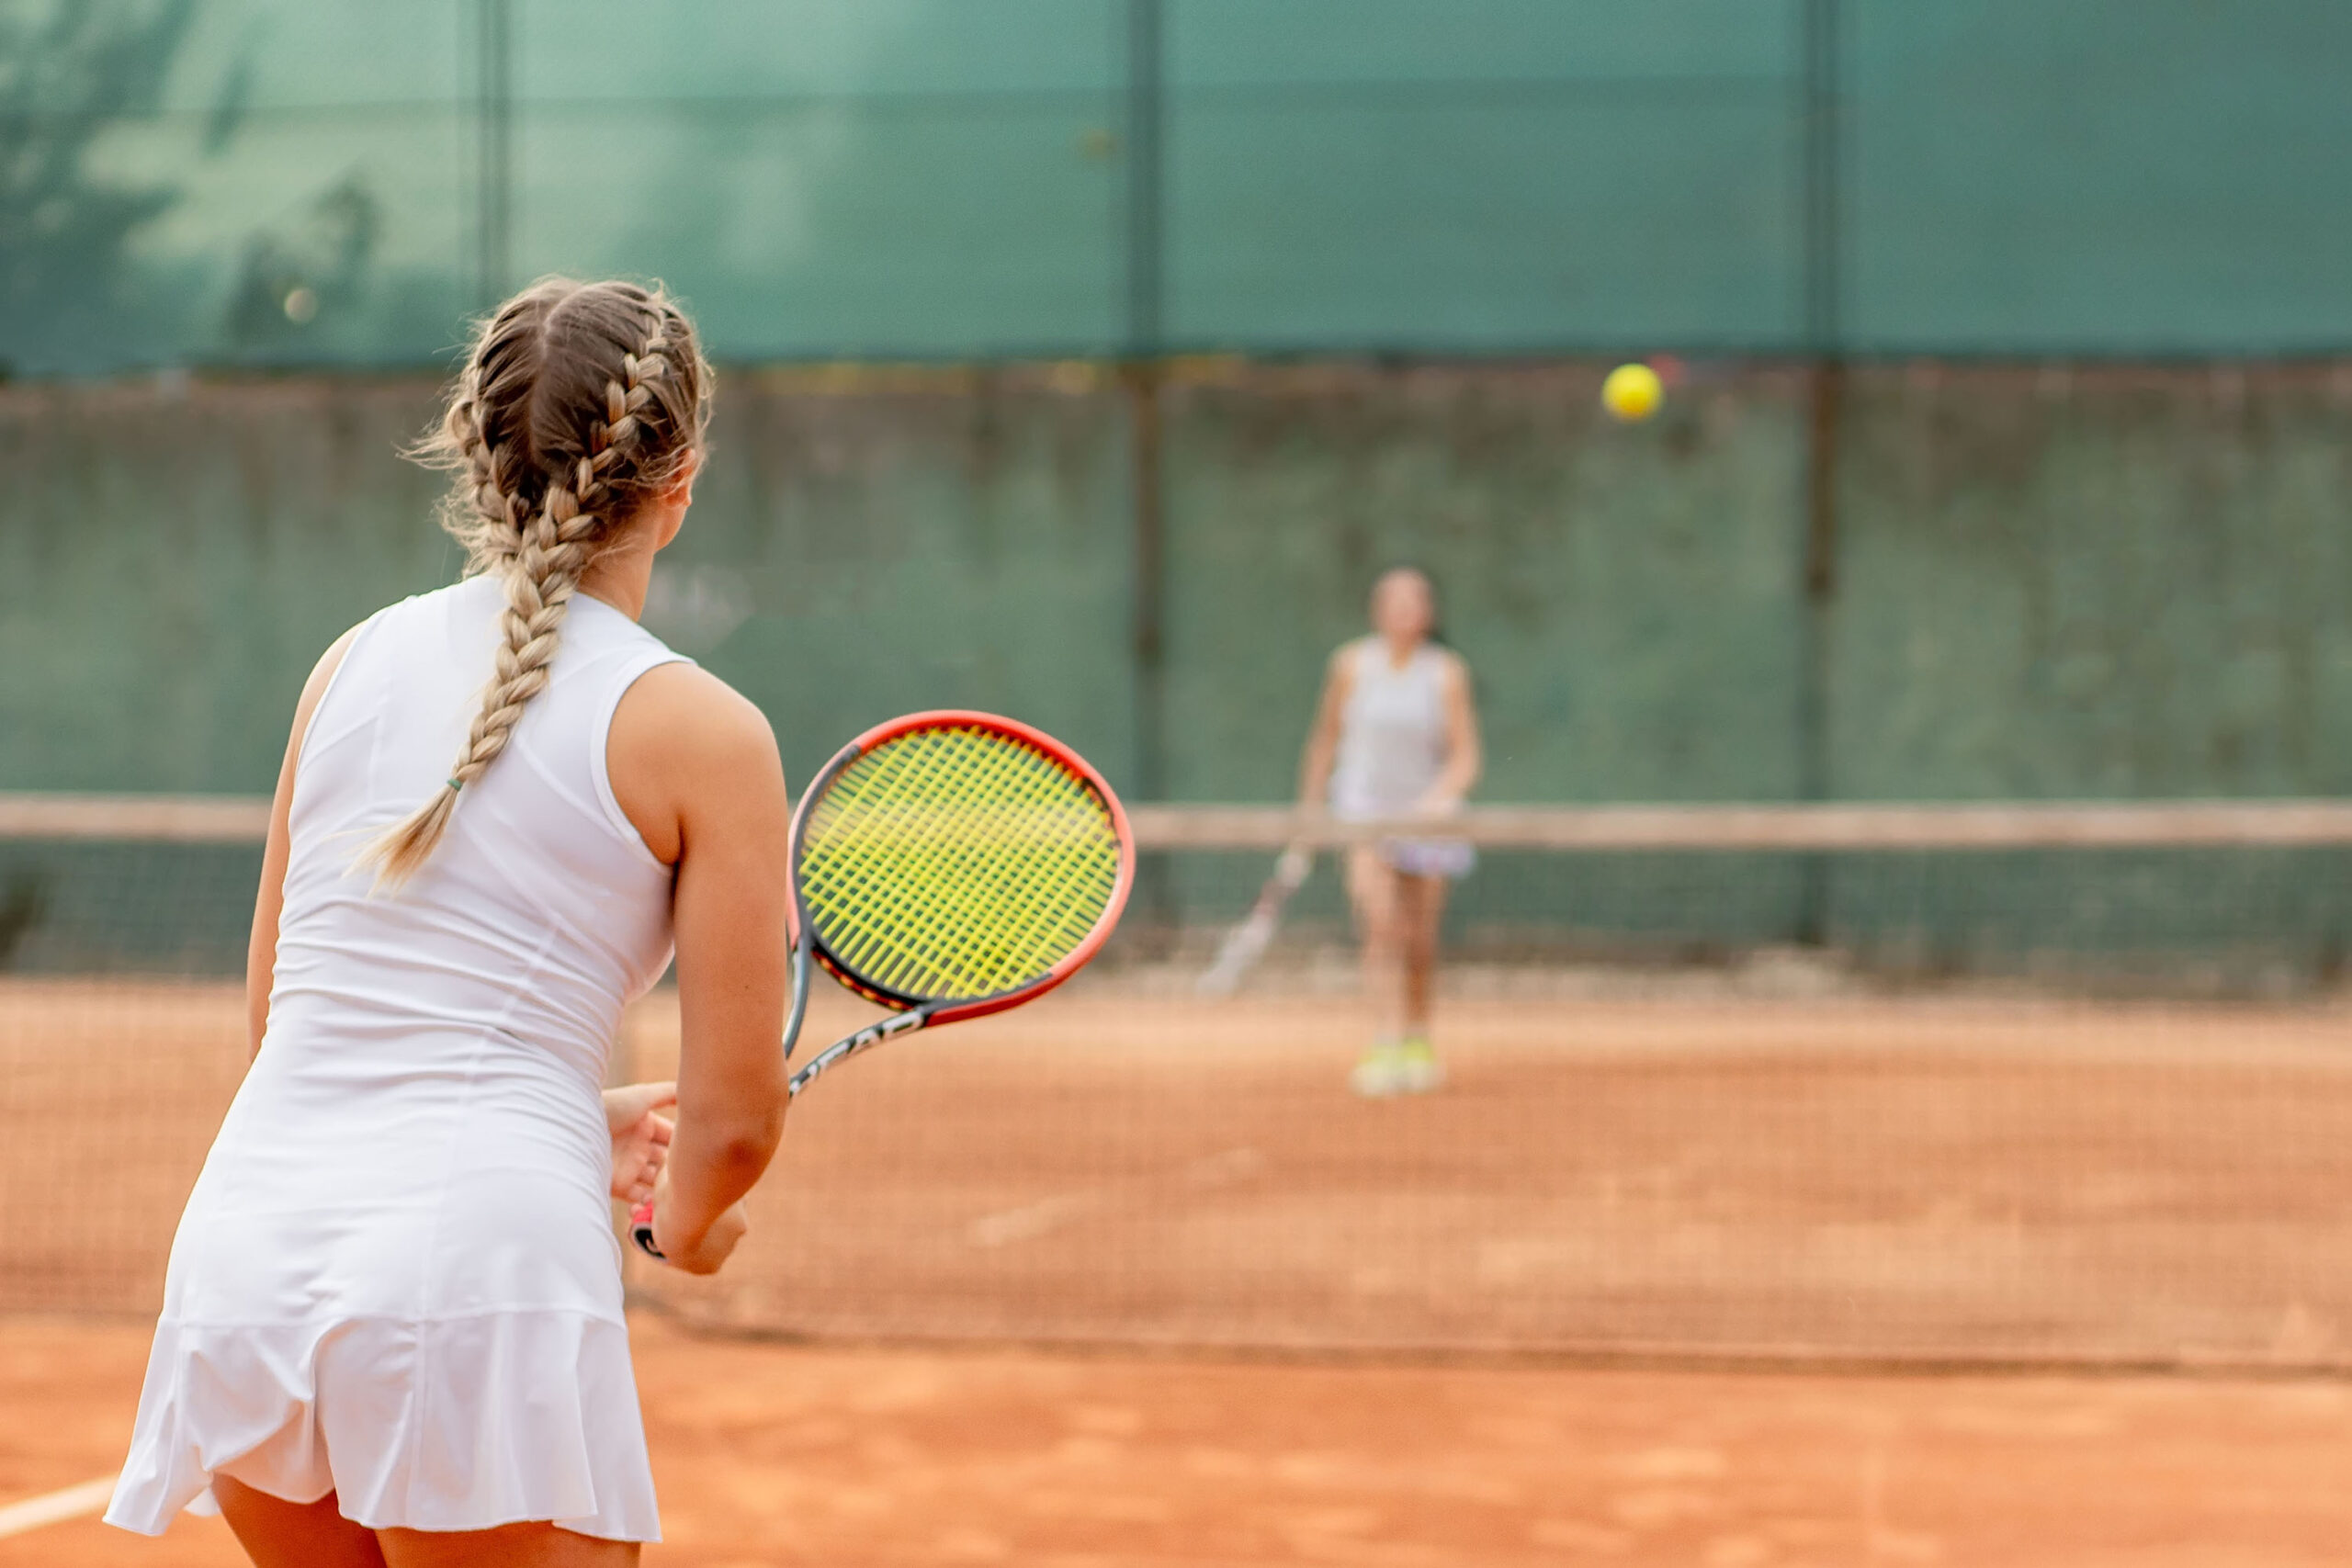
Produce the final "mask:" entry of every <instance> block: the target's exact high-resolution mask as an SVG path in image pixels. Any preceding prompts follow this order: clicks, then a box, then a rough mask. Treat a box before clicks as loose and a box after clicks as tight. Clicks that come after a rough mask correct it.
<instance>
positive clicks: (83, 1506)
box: [0, 1475, 114, 1540]
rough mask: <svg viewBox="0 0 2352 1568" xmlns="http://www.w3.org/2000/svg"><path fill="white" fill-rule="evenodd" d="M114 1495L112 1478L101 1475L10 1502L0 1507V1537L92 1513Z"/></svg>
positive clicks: (3, 1538)
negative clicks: (16, 1501) (19, 1501)
mask: <svg viewBox="0 0 2352 1568" xmlns="http://www.w3.org/2000/svg"><path fill="white" fill-rule="evenodd" d="M113 1495H114V1477H113V1476H111V1475H108V1476H102V1477H100V1478H99V1479H98V1480H96V1481H85V1482H84V1483H82V1484H81V1485H79V1486H68V1487H66V1488H65V1489H64V1490H62V1491H60V1492H46V1493H43V1494H42V1495H40V1496H38V1497H28V1498H26V1499H25V1500H24V1501H23V1502H21V1503H11V1504H9V1505H8V1506H6V1507H5V1508H0V1540H6V1539H7V1538H8V1537H10V1536H12V1535H23V1534H24V1533H26V1532H27V1531H28V1530H37V1529H40V1528H41V1527H42V1526H43V1525H57V1524H63V1523H64V1522H65V1521H66V1520H67V1519H78V1518H80V1517H82V1516H83V1515H85V1514H95V1513H96V1512H97V1511H98V1510H99V1509H101V1508H103V1507H105V1506H107V1498H109V1497H111V1496H113Z"/></svg>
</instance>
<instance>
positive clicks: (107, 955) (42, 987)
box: [0, 796, 2352, 1370]
mask: <svg viewBox="0 0 2352 1568" xmlns="http://www.w3.org/2000/svg"><path fill="white" fill-rule="evenodd" d="M259 820H260V818H259V812H258V809H257V808H256V807H254V805H253V804H252V803H240V802H228V803H221V802H203V801H137V800H132V801H126V800H119V799H116V800H73V799H64V798H59V797H23V796H19V797H0V1067H5V1069H6V1071H5V1075H0V1112H5V1114H6V1125H8V1126H9V1127H11V1128H12V1129H13V1130H14V1132H13V1134H12V1137H11V1139H10V1141H9V1143H8V1145H6V1147H7V1150H8V1152H7V1153H6V1156H0V1158H5V1161H6V1167H5V1168H6V1172H7V1179H6V1191H7V1195H8V1201H9V1207H10V1210H11V1213H12V1216H13V1217H14V1220H15V1223H16V1226H17V1267H16V1268H15V1269H12V1270H10V1271H9V1272H8V1273H7V1274H6V1275H5V1276H0V1308H6V1309H11V1310H46V1311H72V1312H124V1313H128V1312H136V1311H144V1310H150V1309H152V1307H153V1304H154V1302H155V1299H156V1296H157V1293H158V1292H159V1289H160V1284H161V1277H162V1269H163V1262H164V1252H165V1250H166V1248H167V1247H168V1243H169V1238H170V1234H171V1230H172V1227H173V1224H174V1222H175V1219H176V1217H177V1213H178V1208H179V1204H180V1201H181V1200H182V1198H183V1197H184V1195H185V1192H186V1190H187V1184H188V1182H189V1181H190V1180H191V1179H192V1178H193V1176H194V1173H195V1170H196V1168H197V1166H198V1163H199V1162H200V1160H201V1158H202V1155H203V1151H204V1148H205V1146H206V1145H207V1143H208V1142H209V1138H210V1136H211V1134H212V1131H213V1128H214V1126H215V1125H216V1124H217V1122H218V1120H219V1117H220V1111H221V1109H222V1107H223V1106H224V1105H225V1103H226V1100H227V1098H228V1096H229V1095H230V1094H231V1093H232V1091H233V1089H234V1085H235V1082H236V1080H237V1077H238V1075H239V1073H240V1072H241V1070H242V1066H243V1037H244V1023H243V1000H242V997H241V993H240V991H239V988H238V986H237V983H236V978H235V976H236V972H237V968H238V965H239V964H240V962H241V960H242V953H243V944H244V936H245V927H246V921H247V919H248V912H249V909H250V898H251V893H252V886H253V882H254V876H255V874H256V872H257V868H258V861H259V851H258V842H257V840H258V826H259ZM1136 821H1137V828H1138V832H1139V835H1140V836H1141V837H1142V839H1143V841H1144V844H1145V849H1146V853H1145V854H1144V856H1143V861H1142V875H1141V882H1140V885H1139V886H1138V889H1137V893H1136V898H1135V900H1134V902H1133V904H1132V905H1131V912H1130V915H1129V917H1128V920H1127V923H1126V925H1125V929H1124V930H1123V931H1122V932H1121V934H1120V937H1119V938H1118V939H1117V940H1116V941H1115V942H1114V944H1113V946H1112V948H1111V949H1110V950H1109V951H1107V952H1106V953H1105V955H1104V957H1103V959H1102V960H1101V961H1100V962H1099V963H1098V964H1097V965H1096V966H1095V967H1094V969H1092V970H1091V971H1090V972H1089V973H1088V974H1086V975H1084V976H1081V977H1080V979H1079V980H1078V981H1077V982H1075V983H1073V984H1072V985H1071V986H1070V987H1067V988H1066V990H1065V991H1064V992H1062V993H1060V994H1057V996H1055V997H1053V998H1047V999H1046V1001H1043V1002H1041V1003H1039V1004H1037V1005H1035V1007H1033V1008H1029V1009H1024V1010H1018V1011H1016V1012H1012V1013H1009V1014H1005V1015H1001V1016H1000V1017H997V1018H994V1019H989V1020H983V1021H977V1022H974V1023H971V1024H967V1025H960V1026H957V1027H956V1028H954V1029H950V1030H946V1031H943V1032H940V1033H939V1034H937V1035H932V1036H922V1037H917V1038H915V1039H913V1040H910V1041H907V1042H903V1043H896V1044H892V1045H890V1046H888V1047H886V1048H885V1049H883V1050H880V1051H877V1052H875V1053H873V1054H872V1055H869V1056H866V1057H865V1058H862V1059H861V1060H860V1061H858V1062H857V1063H856V1064H854V1066H851V1067H848V1068H846V1069H844V1070H843V1071H842V1072H841V1073H839V1074H837V1075H833V1076H831V1077H828V1078H827V1079H826V1080H825V1081H824V1082H823V1083H822V1084H820V1086H818V1088H817V1089H815V1091H814V1092H812V1093H811V1094H810V1095H809V1096H808V1097H806V1099H805V1100H804V1101H803V1102H802V1103H801V1104H800V1105H799V1106H798V1107H797V1109H796V1110H795V1111H794V1113H793V1119H792V1125H791V1128H790V1130H789V1132H788V1134H787V1136H786V1145H785V1149H784V1152H783V1154H782V1155H781V1156H779V1160H778V1163H777V1166H776V1168H775V1170H774V1172H773V1173H772V1174H771V1176H770V1177H769V1178H768V1179H767V1180H766V1181H765V1182H764V1183H763V1186H762V1188H761V1190H760V1191H759V1192H758V1193H757V1194H756V1195H755V1197H754V1199H753V1201H752V1208H753V1222H754V1231H753V1235H752V1239H751V1240H750V1241H749V1242H747V1243H746V1245H745V1247H744V1250H743V1251H742V1253H741V1254H740V1255H739V1257H738V1258H737V1259H736V1261H735V1262H734V1263H733V1264H732V1265H730V1267H729V1269H728V1270H727V1271H726V1272H725V1273H724V1274H722V1275H720V1276H719V1277H718V1278H717V1279H715V1280H685V1279H683V1278H680V1277H678V1276H675V1275H672V1274H669V1273H667V1272H666V1271H663V1270H660V1269H656V1268H654V1267H653V1266H651V1265H650V1264H645V1263H641V1262H639V1261H638V1260H635V1259H632V1260H631V1261H630V1262H629V1264H628V1268H629V1279H630V1283H631V1286H632V1289H633V1290H634V1291H635V1292H636V1293H637V1295H638V1299H639V1301H640V1302H641V1303H645V1304H648V1305H650V1306H655V1307H659V1308H662V1309H664V1310H668V1311H671V1312H674V1313H676V1314H681V1315H682V1316H684V1317H687V1318H690V1319H691V1320H693V1321H695V1322H696V1323H698V1324H702V1325H707V1326H709V1327H712V1328H715V1329H722V1330H729V1331H741V1332H746V1333H760V1334H775V1335H803V1336H813V1337H844V1336H847V1337H938V1338H959V1339H1020V1340H1026V1341H1067V1342H1081V1343H1082V1342H1098V1343H1119V1344H1136V1343H1159V1344H1169V1345H1206V1346H1230V1347H1244V1348H1277V1349H1291V1350H1300V1351H1313V1352H1332V1351H1343V1352H1363V1353H1396V1354H1420V1353H1430V1352H1459V1351H1505V1352H1510V1351H1532V1352H1566V1353H1586V1354H1628V1355H1646V1356H1657V1357H1663V1358H1668V1359H1683V1358H1687V1359H1707V1358H1723V1357H1759V1358H1774V1359H1849V1360H1870V1361H1880V1360H1883V1361H1895V1362H1900V1361H1942V1362H1952V1363H1969V1364H1981V1365H1990V1364H2001V1363H2011V1364H2020V1365H2033V1364H2051V1363H2086V1364H2107V1365H2142V1366H2169V1365H2211V1366H2264V1367H2278V1368H2297V1369H2310V1368H2333V1369H2339V1370H2341V1369H2346V1368H2352V1030H2347V1028H2346V1025H2347V1023H2352V1009H2348V1008H2347V1002H2352V998H2348V997H2347V995H2346V990H2345V987H2344V979H2345V976H2344V966H2345V955H2346V942H2347V938H2348V937H2352V806H2346V805H2342V804H2336V803H2328V802H2276V803H2247V804H2219V803H2205V804H2181V805H2138V806H2079V807H2076V806H2026V805H1990V806H1973V807H1851V806H1847V807H1596V808H1581V809H1579V808H1526V809H1512V810H1503V809H1489V810H1487V811H1483V812H1477V813H1473V814H1471V815H1470V816H1468V817H1466V818H1464V819H1463V820H1462V821H1461V822H1459V823H1458V824H1455V825H1454V826H1453V827H1452V828H1450V829H1448V830H1449V831H1453V832H1459V833H1460V834H1461V835H1462V836H1464V837H1466V838H1469V839H1471V840H1474V841H1475V842H1476V844H1477V846H1478V850H1479V854H1480V857H1481V858H1480V863H1479V865H1478V866H1477V868H1476V870H1475V871H1474V872H1473V873H1472V874H1470V875H1469V876H1468V877H1467V878H1465V879H1464V881H1463V882H1462V883H1461V884H1460V885H1459V886H1458V888H1457V889H1456V891H1455V894H1454V897H1453V902H1452V908H1451V909H1450V911H1449V914H1448V923H1447V963H1446V967H1445V969H1444V971H1443V973H1442V977H1441V981H1440V986H1439V1002H1438V1013H1437V1021H1436V1038H1437V1043H1438V1048H1439V1051H1440V1055H1441V1057H1442V1061H1443V1063H1444V1066H1445V1068H1446V1071H1447V1074H1448V1080H1447V1082H1446V1083H1445V1085H1444V1087H1443V1088H1442V1089H1440V1090H1439V1091H1437V1092H1435V1093H1431V1094H1427V1095H1421V1096H1414V1097H1408V1098H1399V1099H1395V1100H1363V1099H1359V1098H1357V1097H1356V1096H1355V1095H1353V1094H1352V1093H1351V1092H1350V1089H1349V1083H1348V1077H1349V1067H1350V1066H1351V1062H1352V1060H1353V1059H1354V1056H1355V1054H1356V1053H1357V1052H1358V1050H1359V1049H1360V1048H1361V1047H1362V1045H1363V1043H1364V1038H1365V1035H1366V1033H1367V1031H1368V1018H1367V1015H1366V1012H1365V1010H1364V1008H1363V1003H1362V1000H1361V998H1359V997H1358V996H1357V994H1356V988H1355V986H1354V982H1353V974H1352V957H1351V950H1350V948H1349V944H1348V940H1347V931H1346V919H1345V908H1344V901H1343V898H1342V897H1341V894H1340V886H1339V884H1340V877H1339V875H1338V874H1337V872H1336V869H1335V864H1334V863H1335V861H1336V860H1337V859H1338V858H1339V856H1340V855H1341V854H1343V853H1344V852H1345V849H1344V847H1343V846H1341V845H1340V844H1338V843H1336V842H1327V843H1325V844H1324V845H1323V846H1322V848H1323V850H1324V852H1322V853H1321V854H1320V855H1319V856H1318V864H1317V869H1316V871H1315V873H1314V874H1313V875H1312V876H1311V877H1310V878H1309V880H1308V881H1307V883H1306V886H1304V887H1303V888H1302V889H1301V890H1300V892H1299V893H1298V895H1297V896H1296V897H1295V899H1294V900H1293V901H1292V903H1291V905H1290V908H1288V910H1287V911H1286V915H1285V919H1284V920H1283V924H1282V926H1281V928H1280V930H1279V931H1278V932H1277V934H1276V936H1275V938H1274V940H1273V942H1272V945H1271V947H1270V948H1269V949H1268V951H1267V952H1266V953H1265V955H1264V957H1263V959H1262V960H1261V962H1260V963H1259V964H1258V965H1257V967H1256V968H1255V969H1254V970H1253V971H1252V972H1251V973H1250V975H1249V976H1248V977H1247V978H1246V980H1245V981H1244V982H1243V983H1242V985H1241V987H1240V988H1239V989H1238V991H1237V992H1236V993H1235V994H1233V995H1230V996H1224V997H1216V996H1207V995H1204V994H1202V993H1201V991H1200V990H1199V988H1198V981H1199V979H1200V976H1201V975H1202V973H1203V971H1204V969H1205V968H1206V967H1207V965H1208V964H1209V962H1210V958H1211V955H1212V954H1213V953H1214V952H1215V951H1216V947H1217V945H1218V939H1219V938H1220V937H1221V936H1222V935H1223V934H1224V933H1225V931H1227V929H1229V928H1230V926H1231V924H1232V923H1233V922H1234V921H1236V920H1238V919H1240V917H1241V916H1242V914H1243V912H1244V911H1245V910H1246V909H1247V908H1249V907H1250V903H1251V900H1252V899H1253V897H1255V896H1256V894H1257V891H1258V888H1259V886H1260V883H1261V880H1262V879H1263V878H1264V877H1265V876H1266V875H1267V874H1268V873H1269V872H1270V871H1271V870H1272V861H1273V858H1274V852H1275V851H1276V850H1277V849H1279V848H1280V847H1281V846H1282V845H1283V844H1284V843H1285V842H1287V841H1289V840H1290V839H1291V838H1292V837H1293V836H1294V834H1295V832H1296V831H1297V829H1298V825H1297V824H1296V823H1295V822H1293V821H1292V820H1291V819H1290V818H1288V816H1287V815H1286V814H1284V813H1282V812H1279V811H1262V810H1244V809H1227V808H1215V807H1188V808H1177V807H1159V808H1146V809H1142V810H1139V811H1138V812H1137V813H1136ZM1387 830H1388V829H1378V828H1374V829H1360V830H1356V831H1355V836H1357V837H1359V838H1370V839H1373V840H1377V839H1378V838H1379V837H1380V836H1381V835H1382V833H1383V832H1385V831H1387ZM1324 831H1325V836H1326V837H1327V839H1332V840H1336V839H1337V838H1339V837H1340V836H1341V835H1340V834H1339V833H1337V832H1336V831H1334V830H1330V829H1325V830H1324ZM820 984H821V982H820ZM869 1017H870V1013H868V1012H867V1011H865V1010H864V1006H863V1004H860V1003H857V1002H855V1001H854V1000H852V999H851V998H847V997H845V996H842V995H840V994H838V993H831V992H828V993H827V994H823V995H820V997H819V998H817V1005H816V1006H814V1007H813V1008H812V1010H811V1016H810V1021H809V1032H808V1033H807V1035H806V1036H805V1037H804V1038H805V1039H806V1040H807V1041H808V1042H809V1046H810V1047H813V1046H815V1045H820V1044H821V1043H823V1041H824V1040H825V1039H827V1038H830V1037H831V1034H832V1033H836V1032H843V1031H846V1030H847V1029H849V1028H852V1027H854V1026H855V1025H856V1024H858V1023H862V1022H864V1021H867V1019H868V1018H869ZM677 1049H678V1024H677V1015H676V1009H675V1004H674V999H673V998H672V997H671V995H670V994H669V993H668V992H667V991H666V990H661V989H658V990H657V991H655V992H654V993H653V994H652V995H651V996H650V997H648V998H646V999H645V1000H644V1001H643V1002H641V1003H640V1004H639V1006H638V1007H637V1008H636V1009H634V1010H632V1012H631V1014H630V1015H629V1018H628V1023H627V1025H626V1028H625V1032H624V1038H623V1039H622V1040H621V1041H620V1042H619V1045H618V1049H617V1050H616V1073H617V1074H627V1075H631V1076H653V1075H661V1074H666V1073H667V1072H669V1071H670V1070H672V1068H673V1064H674V1062H675V1060H676V1054H677Z"/></svg>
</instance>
